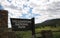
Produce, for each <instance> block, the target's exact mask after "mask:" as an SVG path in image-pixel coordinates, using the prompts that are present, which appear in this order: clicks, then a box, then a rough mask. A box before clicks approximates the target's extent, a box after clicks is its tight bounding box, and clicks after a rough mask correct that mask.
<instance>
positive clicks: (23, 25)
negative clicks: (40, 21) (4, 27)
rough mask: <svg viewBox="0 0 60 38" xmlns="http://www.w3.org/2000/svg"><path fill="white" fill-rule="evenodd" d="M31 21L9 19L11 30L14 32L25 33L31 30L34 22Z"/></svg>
mask: <svg viewBox="0 0 60 38" xmlns="http://www.w3.org/2000/svg"><path fill="white" fill-rule="evenodd" d="M32 20H33V18H32V19H19V18H11V25H12V30H14V31H19V30H20V31H26V30H31V29H32V28H31V27H32V26H33V24H34V22H33V21H32Z"/></svg>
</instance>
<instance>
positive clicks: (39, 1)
mask: <svg viewBox="0 0 60 38" xmlns="http://www.w3.org/2000/svg"><path fill="white" fill-rule="evenodd" d="M0 5H1V6H2V7H3V9H5V10H8V12H9V14H8V16H9V17H8V18H9V19H8V25H9V27H11V24H10V18H28V19H30V18H32V17H35V24H36V23H41V22H43V21H45V20H48V19H55V18H60V1H59V0H0ZM0 9H1V7H0Z"/></svg>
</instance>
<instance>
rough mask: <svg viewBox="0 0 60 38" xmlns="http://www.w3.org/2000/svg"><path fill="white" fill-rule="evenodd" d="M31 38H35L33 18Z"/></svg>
mask: <svg viewBox="0 0 60 38" xmlns="http://www.w3.org/2000/svg"><path fill="white" fill-rule="evenodd" d="M32 38H35V21H34V18H32Z"/></svg>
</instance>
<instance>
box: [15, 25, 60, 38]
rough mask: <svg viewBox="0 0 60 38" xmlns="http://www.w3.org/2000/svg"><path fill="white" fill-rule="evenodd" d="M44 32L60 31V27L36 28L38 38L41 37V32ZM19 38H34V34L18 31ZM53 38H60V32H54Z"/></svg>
mask: <svg viewBox="0 0 60 38" xmlns="http://www.w3.org/2000/svg"><path fill="white" fill-rule="evenodd" d="M42 30H52V31H60V26H59V27H53V28H52V27H48V26H47V27H44V28H43V27H41V28H35V34H36V38H37V37H39V36H41V34H40V32H41V31H42ZM16 36H17V38H32V32H31V31H18V32H16ZM53 38H60V32H53Z"/></svg>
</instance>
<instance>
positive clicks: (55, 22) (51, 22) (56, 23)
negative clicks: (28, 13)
mask: <svg viewBox="0 0 60 38" xmlns="http://www.w3.org/2000/svg"><path fill="white" fill-rule="evenodd" d="M35 26H36V27H42V26H53V27H54V26H55V27H56V26H60V18H58V19H51V20H46V21H44V22H42V23H39V24H35Z"/></svg>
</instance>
